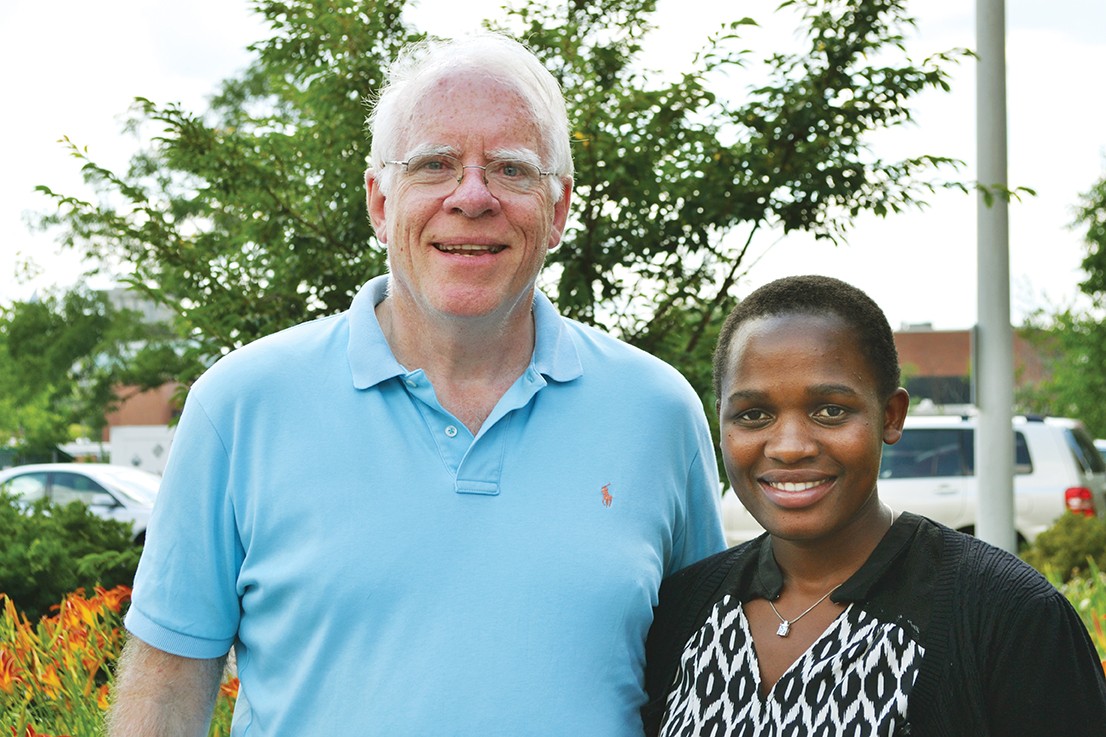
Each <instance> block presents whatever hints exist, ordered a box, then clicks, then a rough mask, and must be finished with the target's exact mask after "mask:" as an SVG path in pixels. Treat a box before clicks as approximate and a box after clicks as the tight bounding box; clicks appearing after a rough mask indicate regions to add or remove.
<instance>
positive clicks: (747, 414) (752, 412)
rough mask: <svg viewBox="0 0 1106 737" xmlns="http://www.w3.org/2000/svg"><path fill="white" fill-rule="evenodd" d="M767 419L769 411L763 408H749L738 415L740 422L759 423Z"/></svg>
mask: <svg viewBox="0 0 1106 737" xmlns="http://www.w3.org/2000/svg"><path fill="white" fill-rule="evenodd" d="M767 419H768V413H767V412H765V411H764V410H762V409H747V410H745V411H744V412H739V413H738V415H737V420H738V422H746V423H757V422H764V421H765V420H767Z"/></svg>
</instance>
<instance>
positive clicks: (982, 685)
mask: <svg viewBox="0 0 1106 737" xmlns="http://www.w3.org/2000/svg"><path fill="white" fill-rule="evenodd" d="M963 553H964V556H963V557H962V558H960V563H961V566H962V568H961V570H962V571H965V572H967V571H970V573H968V574H967V575H966V576H965V577H964V578H963V579H961V583H962V584H963V587H962V588H960V592H961V603H960V613H961V616H963V617H965V619H962V620H961V622H962V625H961V628H960V632H959V633H958V636H957V639H958V640H959V641H960V648H961V649H960V652H961V653H964V654H965V655H966V654H967V652H971V651H973V650H974V656H973V657H972V658H970V660H971V661H974V666H973V667H971V668H967V667H965V666H966V665H967V664H966V663H961V668H960V669H959V670H960V675H961V677H963V678H966V679H971V678H978V679H979V683H978V687H976V686H975V684H969V683H962V684H960V686H961V687H962V688H963V689H964V690H965V692H972V691H974V692H975V693H976V694H977V695H980V696H982V701H983V703H982V704H968V703H964V702H961V708H966V709H967V710H968V711H971V712H974V713H976V714H977V715H978V716H982V718H983V719H984V720H985V721H986V724H987V727H988V730H987V733H988V734H989V735H992V736H994V737H1004V736H1007V735H1008V736H1009V737H1015V736H1016V737H1063V736H1064V735H1080V736H1082V735H1090V734H1102V735H1106V678H1104V675H1103V668H1102V662H1101V661H1100V660H1099V658H1098V654H1097V653H1096V652H1095V648H1094V645H1093V644H1092V643H1091V639H1090V636H1089V634H1088V633H1087V628H1086V627H1085V626H1084V624H1083V622H1082V620H1081V619H1080V618H1079V615H1078V614H1077V613H1076V611H1075V610H1074V609H1073V608H1072V606H1071V604H1070V603H1069V602H1068V600H1067V599H1066V598H1064V596H1063V595H1062V594H1061V593H1060V592H1059V591H1057V590H1056V588H1055V587H1054V586H1053V585H1052V584H1050V583H1049V582H1048V581H1047V580H1046V579H1045V578H1044V577H1043V576H1041V575H1040V574H1039V573H1038V572H1037V571H1035V570H1033V569H1032V568H1031V567H1029V566H1028V565H1026V564H1025V563H1024V562H1023V561H1021V560H1019V559H1018V558H1016V557H1014V556H1013V555H1010V554H1008V553H1006V552H1005V551H1001V550H999V549H997V548H993V547H991V546H987V545H984V544H981V543H979V542H978V541H976V540H973V541H972V542H971V543H969V544H968V545H967V546H966V549H964V551H963ZM971 671H974V673H972V672H971ZM965 696H966V695H965ZM965 696H962V697H961V698H962V699H964V698H965ZM979 710H982V712H983V714H981V715H980V714H979ZM965 716H966V714H965ZM1088 730H1090V731H1088Z"/></svg>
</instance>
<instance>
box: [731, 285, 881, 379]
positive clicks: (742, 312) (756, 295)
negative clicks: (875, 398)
mask: <svg viewBox="0 0 1106 737" xmlns="http://www.w3.org/2000/svg"><path fill="white" fill-rule="evenodd" d="M795 313H799V314H809V315H825V314H826V313H831V314H834V315H837V316H838V317H840V318H841V319H842V320H844V321H845V323H846V324H848V325H849V326H850V327H852V328H853V329H854V330H855V331H856V342H857V345H858V346H859V347H860V350H861V351H862V352H863V354H864V357H865V358H866V359H867V360H868V365H869V366H871V368H872V372H873V374H874V375H875V377H876V388H877V390H878V391H879V393H880V396H881V398H883V399H886V398H888V397H890V396H891V395H892V394H893V393H894V391H895V390H896V389H898V388H899V379H900V371H899V353H898V351H897V350H896V349H895V338H894V335H893V333H892V332H891V326H890V325H889V324H888V322H887V316H886V315H884V314H883V310H881V309H880V308H879V305H877V304H876V303H875V302H874V301H873V300H872V298H871V297H869V296H868V295H867V294H865V293H864V292H863V291H861V290H860V289H857V288H856V287H854V286H853V285H851V284H846V283H845V282H843V281H841V280H839V279H834V278H832V277H828V276H820V275H817V274H809V275H805V276H787V277H784V278H782V279H777V280H775V281H773V282H769V283H768V284H765V285H764V286H762V287H760V288H759V289H756V290H755V291H754V292H753V293H752V294H750V295H749V296H748V297H746V298H745V299H743V300H742V301H741V302H740V303H739V304H738V305H737V306H736V307H734V309H733V311H732V312H730V314H729V316H728V317H727V318H726V322H725V323H724V324H723V325H722V331H721V332H720V333H719V334H718V346H717V347H716V348H715V349H714V396H715V397H717V398H718V399H719V400H721V398H722V379H723V376H724V375H725V372H726V370H727V368H728V364H729V361H730V346H731V345H732V344H733V336H734V334H735V333H736V332H737V329H738V328H739V327H741V325H742V324H743V323H745V322H747V321H749V320H752V319H755V318H758V317H773V316H777V315H789V314H795Z"/></svg>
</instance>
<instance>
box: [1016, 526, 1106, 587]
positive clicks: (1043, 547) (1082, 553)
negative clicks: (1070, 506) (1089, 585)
mask: <svg viewBox="0 0 1106 737" xmlns="http://www.w3.org/2000/svg"><path fill="white" fill-rule="evenodd" d="M1022 558H1023V559H1024V560H1025V561H1026V562H1027V563H1029V565H1031V566H1033V567H1034V568H1036V569H1037V570H1038V571H1041V572H1042V573H1044V574H1046V575H1049V573H1050V570H1051V574H1052V575H1054V576H1056V577H1057V578H1059V580H1060V581H1070V580H1071V579H1072V577H1074V576H1079V575H1082V574H1083V573H1084V572H1085V571H1086V570H1087V565H1088V564H1087V559H1088V558H1090V559H1092V560H1094V561H1095V564H1096V565H1097V566H1098V567H1099V568H1100V569H1106V520H1103V519H1100V518H1098V517H1084V516H1082V515H1078V514H1062V515H1060V518H1059V519H1057V520H1056V522H1054V523H1053V524H1052V526H1051V527H1049V528H1048V529H1047V530H1045V531H1044V532H1042V533H1041V534H1040V535H1038V536H1037V539H1036V540H1034V541H1033V544H1032V545H1030V546H1029V547H1028V548H1026V550H1025V551H1024V552H1023V553H1022Z"/></svg>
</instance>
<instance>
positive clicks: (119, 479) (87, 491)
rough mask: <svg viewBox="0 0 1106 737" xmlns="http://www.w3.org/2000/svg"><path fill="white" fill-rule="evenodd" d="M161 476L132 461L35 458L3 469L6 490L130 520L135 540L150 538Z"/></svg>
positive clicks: (0, 486) (0, 484)
mask: <svg viewBox="0 0 1106 737" xmlns="http://www.w3.org/2000/svg"><path fill="white" fill-rule="evenodd" d="M160 486H161V477H160V476H158V475H157V474H155V473H150V472H149V471H143V470H141V469H138V468H132V467H130V466H113V465H109V464H105V463H35V464H29V465H25V466H14V467H12V468H8V469H5V470H3V471H0V492H3V493H6V494H11V495H13V496H15V497H16V498H17V499H19V500H21V501H23V502H25V503H28V504H29V503H31V502H34V501H37V500H39V499H49V500H50V501H52V502H54V503H56V504H69V503H70V502H81V503H83V504H87V505H88V507H89V508H90V509H91V510H92V511H93V512H94V513H95V514H96V515H97V516H99V517H103V518H104V519H114V520H120V521H123V522H130V523H131V527H132V529H133V534H134V541H135V543H137V544H142V543H143V542H145V540H146V525H147V524H148V523H149V521H150V511H151V510H152V509H153V506H154V498H155V497H156V496H157V492H158V488H159V487H160Z"/></svg>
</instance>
